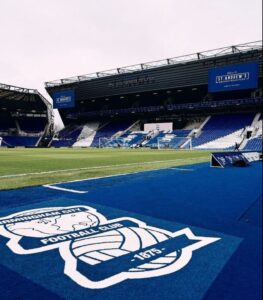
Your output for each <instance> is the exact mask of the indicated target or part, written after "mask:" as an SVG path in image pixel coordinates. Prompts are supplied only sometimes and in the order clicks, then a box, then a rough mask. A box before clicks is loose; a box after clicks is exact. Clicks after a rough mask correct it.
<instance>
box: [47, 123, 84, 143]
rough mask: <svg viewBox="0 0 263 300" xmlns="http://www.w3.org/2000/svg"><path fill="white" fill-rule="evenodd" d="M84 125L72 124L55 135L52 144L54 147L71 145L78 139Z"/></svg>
mask: <svg viewBox="0 0 263 300" xmlns="http://www.w3.org/2000/svg"><path fill="white" fill-rule="evenodd" d="M82 129H83V125H76V124H71V125H68V126H67V127H65V128H64V129H62V130H61V131H59V132H58V133H57V134H55V135H54V137H53V139H52V142H51V146H53V147H70V146H72V145H73V144H74V143H75V142H76V141H77V139H78V137H79V135H80V133H81V131H82Z"/></svg>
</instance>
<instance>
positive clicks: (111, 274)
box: [0, 205, 220, 289]
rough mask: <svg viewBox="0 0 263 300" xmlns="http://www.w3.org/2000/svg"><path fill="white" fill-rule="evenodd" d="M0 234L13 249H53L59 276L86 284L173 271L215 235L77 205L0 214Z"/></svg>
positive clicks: (111, 282)
mask: <svg viewBox="0 0 263 300" xmlns="http://www.w3.org/2000/svg"><path fill="white" fill-rule="evenodd" d="M0 235H2V236H4V237H6V238H8V239H9V241H8V242H7V246H8V247H9V249H10V250H11V251H12V252H14V253H16V254H23V255H24V254H29V255H30V254H34V253H41V252H46V251H55V249H57V250H58V251H59V253H60V255H61V257H62V259H63V260H64V262H65V268H64V273H65V275H67V276H69V277H70V278H71V279H72V280H73V281H75V282H76V283H77V284H79V285H80V286H82V287H85V288H90V289H101V288H106V287H109V286H112V285H114V284H117V283H119V282H122V281H124V280H127V279H142V278H150V277H157V276H162V275H167V274H171V273H174V272H176V271H179V270H180V269H182V268H183V267H184V266H185V265H187V264H188V263H189V261H190V260H191V258H192V253H193V251H195V250H197V249H199V248H202V247H204V246H207V245H208V244H210V243H214V242H216V241H217V240H219V239H220V238H216V237H204V236H196V235H194V233H193V232H192V231H191V229H190V228H184V229H181V230H179V231H176V232H170V231H167V230H164V229H160V228H157V227H152V226H148V225H147V224H145V223H144V222H142V221H140V220H138V219H135V218H130V217H122V218H117V219H111V220H108V219H107V218H106V217H105V216H104V215H102V214H100V213H98V212H97V211H96V210H95V209H94V208H92V207H89V206H83V205H80V206H67V207H49V208H41V209H34V210H28V211H23V212H19V213H15V214H12V215H9V216H6V217H4V218H0Z"/></svg>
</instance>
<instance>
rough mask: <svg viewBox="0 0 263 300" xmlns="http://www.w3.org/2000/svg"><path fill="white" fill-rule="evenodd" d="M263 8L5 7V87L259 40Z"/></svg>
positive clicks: (48, 0)
mask: <svg viewBox="0 0 263 300" xmlns="http://www.w3.org/2000/svg"><path fill="white" fill-rule="evenodd" d="M261 6H262V3H261V0H220V1H219V0H184V1H183V0H181V1H179V0H0V11H1V17H0V83H7V84H12V85H18V86H23V87H28V88H37V89H39V90H40V91H41V92H43V87H44V82H45V81H51V80H54V79H59V78H65V77H70V76H74V75H81V74H87V73H92V72H96V71H103V70H106V69H111V68H116V67H121V66H125V65H131V64H137V63H141V62H147V61H152V60H158V59H162V58H167V57H174V56H178V55H183V54H189V53H193V52H198V51H203V50H208V49H213V48H217V47H223V46H228V45H232V44H239V43H244V42H250V41H256V40H261V36H262V28H261V23H262V14H261V11H262V7H261Z"/></svg>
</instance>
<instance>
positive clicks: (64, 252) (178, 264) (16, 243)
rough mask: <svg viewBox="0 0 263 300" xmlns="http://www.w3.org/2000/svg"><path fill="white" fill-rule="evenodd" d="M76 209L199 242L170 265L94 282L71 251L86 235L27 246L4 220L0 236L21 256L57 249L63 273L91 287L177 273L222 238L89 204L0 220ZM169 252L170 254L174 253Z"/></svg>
mask: <svg viewBox="0 0 263 300" xmlns="http://www.w3.org/2000/svg"><path fill="white" fill-rule="evenodd" d="M76 208H83V209H86V210H87V212H89V213H91V214H94V215H95V216H96V217H97V218H98V219H99V221H100V223H99V225H107V224H110V223H113V222H114V223H118V222H119V223H121V222H132V223H134V224H137V225H138V228H139V229H145V230H146V231H149V232H151V231H158V232H159V233H161V234H163V235H166V236H168V238H167V241H168V240H171V239H173V238H177V237H180V236H183V235H184V236H186V237H187V239H188V240H191V241H196V242H195V243H192V244H190V245H189V246H186V247H184V248H182V249H181V252H180V257H179V258H178V259H175V260H174V261H173V262H172V263H168V264H167V266H166V265H165V266H164V267H162V268H157V269H150V270H145V271H140V272H136V271H135V272H132V271H131V269H128V270H126V271H124V272H120V273H117V274H114V275H112V276H110V277H107V278H105V279H102V280H99V281H93V280H91V279H89V278H88V276H86V275H85V274H82V273H81V272H80V271H79V270H78V268H77V264H78V259H79V258H77V257H76V256H75V255H74V254H73V253H72V252H71V247H70V245H71V243H72V242H74V241H80V240H85V239H86V238H83V239H81V238H78V239H75V240H74V239H73V240H72V239H71V240H67V241H62V242H57V243H54V244H49V245H43V246H42V247H37V248H32V249H25V248H23V246H22V245H21V244H20V241H21V239H22V238H23V236H22V235H18V234H16V233H14V232H11V231H9V230H8V229H7V228H6V225H1V223H0V235H2V236H4V237H6V238H8V239H9V241H8V242H7V244H6V245H7V246H8V248H9V249H10V250H11V251H12V252H13V253H15V254H19V255H26V254H35V253H41V252H46V251H50V250H54V249H58V251H59V253H60V256H61V257H62V259H63V260H64V262H65V266H64V274H65V275H67V276H68V277H69V278H71V279H72V280H73V281H74V282H76V283H77V284H78V285H80V286H82V287H84V288H89V289H102V288H107V287H109V286H112V285H115V284H117V283H120V282H122V281H125V280H128V279H142V278H151V277H158V276H163V275H168V274H171V273H174V272H176V271H178V270H180V269H182V268H183V267H184V266H186V265H187V264H188V263H189V261H190V260H191V258H192V252H193V251H195V250H197V249H199V248H202V247H204V246H207V245H209V244H211V243H214V242H216V241H218V240H220V238H217V237H204V236H196V235H194V233H193V232H192V231H191V229H190V228H189V227H186V228H183V229H181V230H178V231H175V232H170V231H168V230H164V229H160V228H157V227H152V226H148V225H147V224H146V223H145V222H142V221H140V220H138V219H135V218H130V217H121V218H116V219H111V220H107V219H106V218H105V216H103V215H102V214H100V213H98V212H97V210H96V209H94V208H92V207H90V206H86V205H75V206H65V207H49V208H40V209H33V210H27V211H22V212H18V213H14V214H11V215H9V216H7V217H4V218H0V222H3V221H5V220H7V219H12V218H16V217H19V216H20V217H21V216H25V215H28V214H30V213H31V214H32V213H33V214H34V212H36V211H39V210H40V211H41V210H45V209H47V210H49V211H56V210H61V209H65V210H71V209H76ZM90 228H93V227H90ZM124 228H125V227H124ZM127 228H129V227H127ZM100 234H101V233H99V234H98V235H100ZM95 237H96V235H95ZM165 241H166V240H165ZM156 245H158V243H156V244H154V245H153V246H156ZM140 251H143V248H141V250H140ZM136 252H138V251H134V253H136ZM175 254H176V253H175ZM169 255H171V253H170V254H169ZM169 255H168V254H167V255H165V256H162V257H160V258H164V257H168V256H169ZM115 259H117V258H115ZM157 260H158V258H155V257H153V258H152V260H150V261H149V262H150V263H153V262H154V261H157ZM143 264H144V263H143V262H142V263H140V264H138V266H139V267H141V265H143Z"/></svg>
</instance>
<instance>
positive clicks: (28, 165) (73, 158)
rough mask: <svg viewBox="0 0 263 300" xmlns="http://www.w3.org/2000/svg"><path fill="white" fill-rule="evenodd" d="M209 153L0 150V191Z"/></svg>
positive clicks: (200, 158)
mask: <svg viewBox="0 0 263 300" xmlns="http://www.w3.org/2000/svg"><path fill="white" fill-rule="evenodd" d="M210 153H211V152H210V151H191V150H187V151H182V150H179V151H172V150H147V149H72V148H60V149H55V148H49V149H26V148H25V149H24V148H14V149H7V148H0V189H1V190H3V189H13V188H19V187H26V186H34V185H42V184H51V183H55V182H62V181H70V180H75V179H84V178H91V177H103V176H107V175H115V174H123V173H132V172H137V171H144V170H151V169H161V168H168V167H173V166H183V165H189V164H194V163H198V162H206V161H209V159H210Z"/></svg>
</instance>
